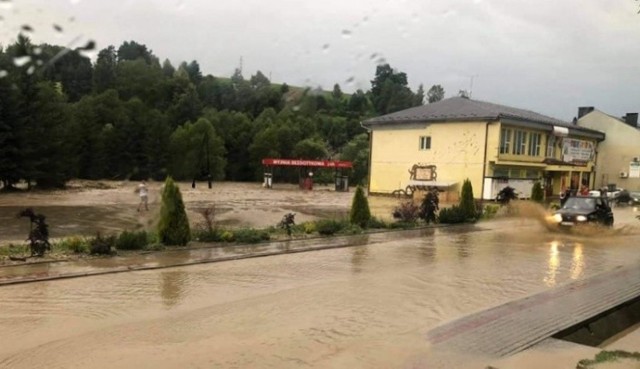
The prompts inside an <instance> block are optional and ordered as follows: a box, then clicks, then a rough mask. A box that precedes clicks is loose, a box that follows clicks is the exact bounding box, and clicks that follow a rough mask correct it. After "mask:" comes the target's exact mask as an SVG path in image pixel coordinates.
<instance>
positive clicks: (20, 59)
mask: <svg viewBox="0 0 640 369" xmlns="http://www.w3.org/2000/svg"><path fill="white" fill-rule="evenodd" d="M30 61H31V57H30V56H29V55H25V56H16V57H15V58H13V64H14V65H15V66H16V67H22V66H24V65H26V64H27V63H29V62H30Z"/></svg>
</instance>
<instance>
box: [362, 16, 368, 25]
mask: <svg viewBox="0 0 640 369" xmlns="http://www.w3.org/2000/svg"><path fill="white" fill-rule="evenodd" d="M367 22H369V17H368V16H364V17H362V24H367Z"/></svg>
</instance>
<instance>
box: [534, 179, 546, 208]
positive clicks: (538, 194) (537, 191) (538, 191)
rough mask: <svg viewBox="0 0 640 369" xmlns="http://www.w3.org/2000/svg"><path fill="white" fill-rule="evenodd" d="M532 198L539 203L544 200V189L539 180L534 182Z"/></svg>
mask: <svg viewBox="0 0 640 369" xmlns="http://www.w3.org/2000/svg"><path fill="white" fill-rule="evenodd" d="M531 200H533V201H535V202H537V203H542V202H543V201H544V191H543V189H542V185H541V184H540V182H539V181H536V183H534V184H533V188H532V189H531Z"/></svg>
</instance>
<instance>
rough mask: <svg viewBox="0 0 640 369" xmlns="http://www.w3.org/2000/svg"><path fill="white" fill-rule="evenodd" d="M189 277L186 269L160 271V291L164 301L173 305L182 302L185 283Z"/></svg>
mask: <svg viewBox="0 0 640 369" xmlns="http://www.w3.org/2000/svg"><path fill="white" fill-rule="evenodd" d="M188 277H189V275H188V273H187V272H186V271H184V270H181V269H179V270H170V271H162V272H160V281H161V284H162V285H161V287H160V293H161V295H162V302H163V303H164V304H165V305H166V306H168V307H171V306H173V305H176V304H177V303H179V302H180V300H181V297H182V295H183V292H184V285H185V283H186V281H187V278H188Z"/></svg>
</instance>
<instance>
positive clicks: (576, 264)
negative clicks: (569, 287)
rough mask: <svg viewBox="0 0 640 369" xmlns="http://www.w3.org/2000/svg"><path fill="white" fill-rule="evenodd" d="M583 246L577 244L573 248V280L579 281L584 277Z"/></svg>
mask: <svg viewBox="0 0 640 369" xmlns="http://www.w3.org/2000/svg"><path fill="white" fill-rule="evenodd" d="M582 247H583V246H582V244H581V243H579V242H576V244H575V245H574V246H573V258H572V260H571V279H579V278H580V277H582V270H583V269H584V256H583V255H582Z"/></svg>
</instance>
